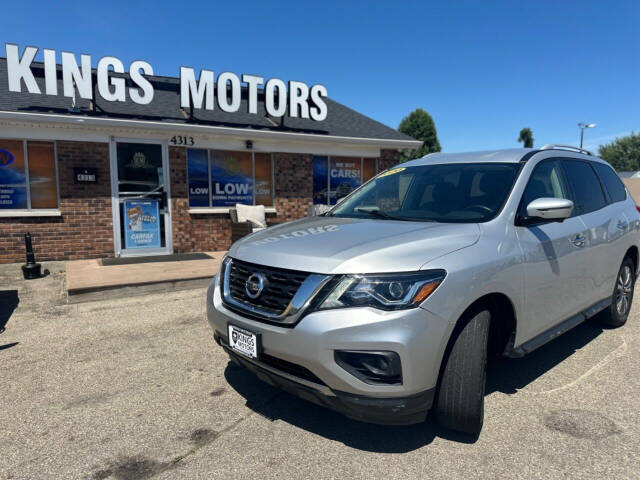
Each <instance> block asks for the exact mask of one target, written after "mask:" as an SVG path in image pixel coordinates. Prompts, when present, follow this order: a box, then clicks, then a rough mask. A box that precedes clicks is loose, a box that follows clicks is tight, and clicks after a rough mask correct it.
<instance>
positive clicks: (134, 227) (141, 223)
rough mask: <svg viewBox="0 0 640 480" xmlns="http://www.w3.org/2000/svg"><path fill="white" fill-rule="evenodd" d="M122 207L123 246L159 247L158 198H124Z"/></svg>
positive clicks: (131, 247)
mask: <svg viewBox="0 0 640 480" xmlns="http://www.w3.org/2000/svg"><path fill="white" fill-rule="evenodd" d="M123 207H124V215H125V217H124V245H125V248H126V249H135V248H160V247H161V245H160V212H159V208H158V200H152V199H148V200H125V201H124V203H123Z"/></svg>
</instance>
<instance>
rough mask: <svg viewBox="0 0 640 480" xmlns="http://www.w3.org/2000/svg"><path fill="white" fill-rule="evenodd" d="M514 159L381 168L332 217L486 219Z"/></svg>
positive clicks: (499, 199)
mask: <svg viewBox="0 0 640 480" xmlns="http://www.w3.org/2000/svg"><path fill="white" fill-rule="evenodd" d="M519 168H520V165H519V164H517V163H456V164H439V165H420V166H415V167H398V168H394V169H391V170H387V171H386V172H382V173H381V174H380V175H378V176H377V177H375V178H374V179H373V180H371V181H370V182H368V183H366V184H365V185H363V186H362V187H361V188H359V189H358V190H356V191H355V192H354V193H353V194H352V195H350V196H349V197H347V198H346V199H345V200H344V201H343V202H341V203H340V204H339V205H338V206H336V207H335V208H334V209H333V210H332V211H331V212H330V214H329V215H332V216H336V217H358V218H360V217H363V218H364V217H369V218H371V217H375V218H383V219H391V220H414V221H433V222H474V223H475V222H486V221H487V220H490V219H492V218H493V217H495V216H496V215H497V214H498V212H499V211H500V209H501V208H502V205H503V204H504V202H505V200H506V198H507V195H508V193H509V191H510V190H511V186H512V185H513V182H514V181H515V179H516V176H517V173H518V170H519Z"/></svg>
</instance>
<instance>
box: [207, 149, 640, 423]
mask: <svg viewBox="0 0 640 480" xmlns="http://www.w3.org/2000/svg"><path fill="white" fill-rule="evenodd" d="M639 231H640V213H639V212H638V210H637V207H636V205H635V204H634V202H633V200H632V199H631V197H630V195H629V194H628V193H627V191H626V190H625V187H624V185H623V184H622V182H621V181H620V179H619V178H618V176H617V175H616V173H615V172H614V170H613V169H612V168H611V167H610V166H609V165H608V164H607V163H606V162H604V161H602V160H600V159H599V158H596V157H594V156H592V155H590V154H588V152H586V151H582V150H579V149H575V148H572V147H561V146H545V147H542V148H540V149H535V150H532V149H524V150H522V149H518V150H504V151H493V152H476V153H462V154H442V153H438V154H431V155H428V156H426V157H424V158H422V159H419V160H414V161H410V162H407V163H403V164H401V165H399V166H397V167H395V168H393V169H390V170H387V171H385V172H383V173H381V174H379V175H378V176H376V177H375V178H374V179H372V180H371V181H369V182H367V183H366V184H364V185H362V186H361V187H360V188H359V189H357V190H356V191H354V192H353V193H352V194H351V195H349V196H348V197H346V198H345V199H344V200H343V201H341V202H340V203H339V204H338V205H337V206H336V207H334V208H333V209H332V210H331V211H330V212H328V213H327V214H324V215H322V216H317V217H312V218H307V219H303V220H298V221H294V222H291V223H287V224H282V225H279V226H275V227H272V228H269V229H267V230H264V231H260V232H257V233H254V234H252V235H250V236H248V237H245V238H244V239H242V240H241V241H239V242H237V243H236V244H234V245H233V246H232V247H231V249H230V250H229V253H228V255H227V257H226V258H225V260H224V261H223V265H222V268H221V271H220V273H219V274H218V275H217V276H216V278H215V279H214V280H213V282H212V283H211V286H210V288H209V290H208V294H207V315H208V320H209V323H210V324H211V327H212V328H213V332H214V339H215V340H216V342H217V343H218V344H220V345H221V346H222V347H223V348H224V349H225V350H226V351H227V353H228V354H229V355H230V357H231V359H232V360H233V361H235V362H236V363H238V364H240V365H243V366H246V367H247V368H249V369H250V370H251V371H253V372H254V373H255V374H256V375H257V376H258V377H259V378H261V379H263V380H264V381H266V382H268V383H270V384H272V385H276V386H278V387H280V388H282V389H284V390H286V391H288V392H291V393H293V394H295V395H298V396H300V397H302V398H304V399H306V400H309V401H312V402H315V403H318V404H320V405H324V406H327V407H329V408H332V409H335V410H338V411H340V412H342V413H344V414H345V415H347V416H349V417H351V418H355V419H358V420H363V421H369V422H375V423H390V424H407V423H417V422H421V421H423V420H425V419H426V416H427V413H428V412H429V411H431V414H432V417H433V419H434V420H435V421H436V422H438V423H439V424H440V425H442V426H444V427H447V428H451V429H455V430H459V431H462V432H466V433H470V434H477V433H479V432H480V429H481V428H482V423H483V416H484V389H485V376H486V374H485V371H486V363H487V359H488V358H490V357H492V356H493V355H496V356H499V355H501V354H502V355H506V356H509V357H520V356H522V355H525V354H527V353H529V352H531V351H532V350H535V349H536V348H538V347H540V346H541V345H543V344H545V343H546V342H548V341H550V340H552V339H553V338H555V337H557V336H558V335H560V334H561V333H563V332H565V331H567V330H569V329H570V328H572V327H574V326H576V325H578V324H579V323H580V322H583V321H584V320H586V319H587V318H590V317H593V316H596V315H598V317H599V319H600V320H601V321H602V322H604V323H605V324H606V325H609V326H612V327H619V326H621V325H623V324H624V323H625V321H626V320H627V316H628V315H629V310H630V308H631V301H632V297H633V288H634V281H635V277H636V271H637V267H638V238H639Z"/></svg>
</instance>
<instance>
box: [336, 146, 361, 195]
mask: <svg viewBox="0 0 640 480" xmlns="http://www.w3.org/2000/svg"><path fill="white" fill-rule="evenodd" d="M360 170H361V162H360V158H350V157H331V158H330V160H329V204H330V205H335V204H336V202H337V201H338V200H340V199H341V198H344V197H346V196H347V195H349V194H350V193H351V192H353V191H354V190H355V189H356V188H358V187H359V186H360V183H361V182H360V178H361V176H362V175H361V173H360Z"/></svg>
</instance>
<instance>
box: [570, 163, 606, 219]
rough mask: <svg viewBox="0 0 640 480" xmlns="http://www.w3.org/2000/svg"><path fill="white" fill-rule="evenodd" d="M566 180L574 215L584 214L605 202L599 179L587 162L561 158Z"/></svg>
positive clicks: (600, 206)
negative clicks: (571, 192)
mask: <svg viewBox="0 0 640 480" xmlns="http://www.w3.org/2000/svg"><path fill="white" fill-rule="evenodd" d="M562 165H563V167H564V171H565V176H566V178H567V182H568V183H569V186H570V187H571V190H572V191H573V196H574V198H573V202H574V204H575V206H574V212H575V215H585V214H587V213H590V212H593V211H595V210H599V209H601V208H602V207H604V206H605V205H606V204H607V201H606V199H605V197H604V192H603V191H602V186H601V185H600V180H598V177H597V176H596V173H595V171H594V170H593V168H591V165H589V163H588V162H585V161H582V160H562Z"/></svg>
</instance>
